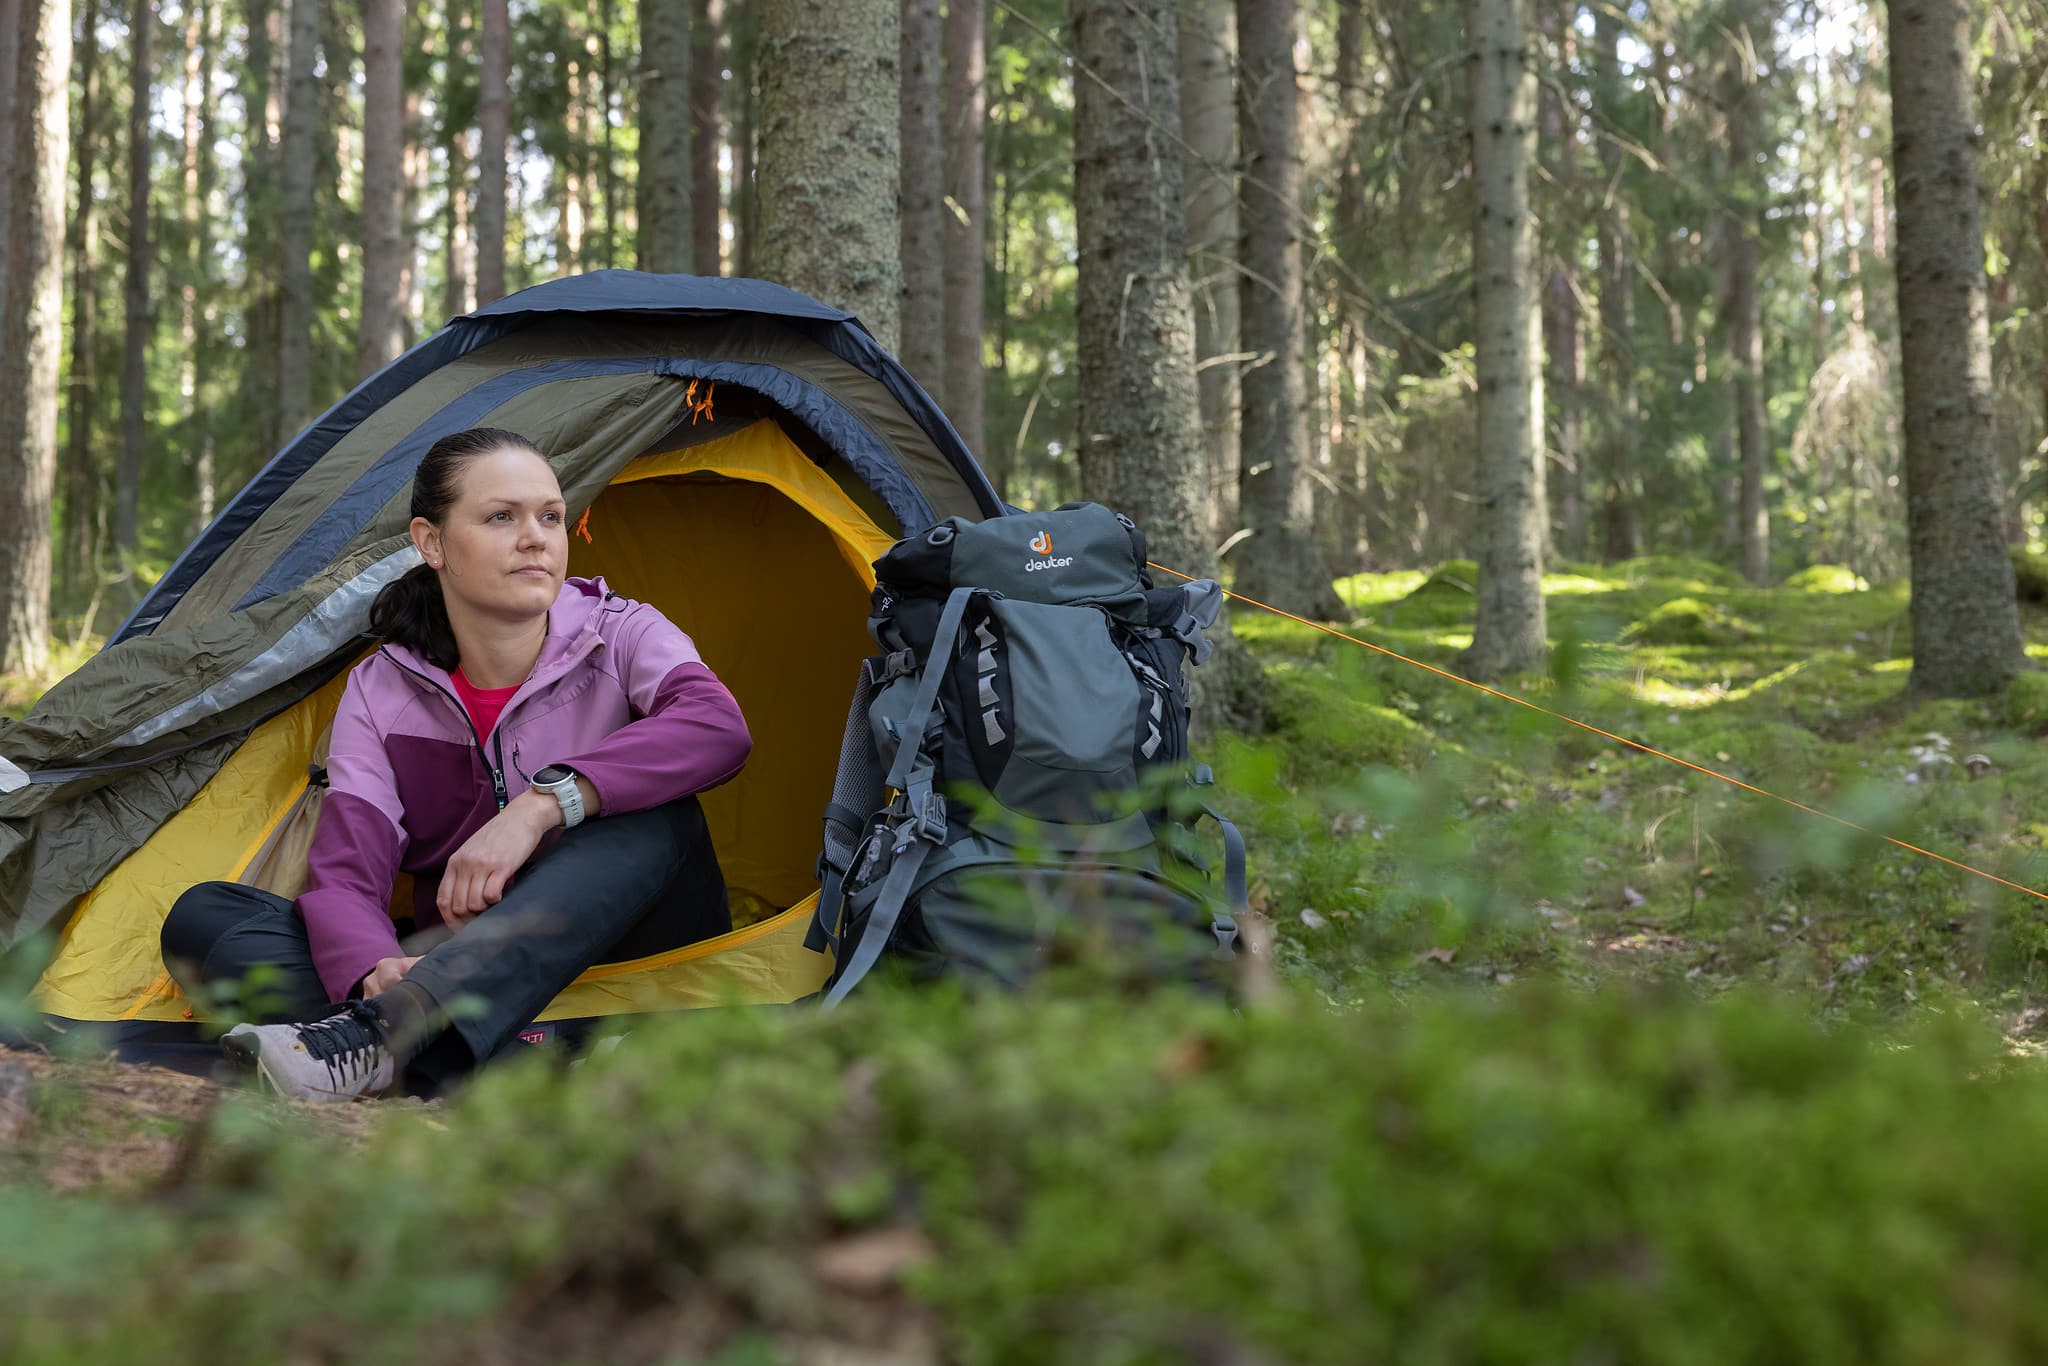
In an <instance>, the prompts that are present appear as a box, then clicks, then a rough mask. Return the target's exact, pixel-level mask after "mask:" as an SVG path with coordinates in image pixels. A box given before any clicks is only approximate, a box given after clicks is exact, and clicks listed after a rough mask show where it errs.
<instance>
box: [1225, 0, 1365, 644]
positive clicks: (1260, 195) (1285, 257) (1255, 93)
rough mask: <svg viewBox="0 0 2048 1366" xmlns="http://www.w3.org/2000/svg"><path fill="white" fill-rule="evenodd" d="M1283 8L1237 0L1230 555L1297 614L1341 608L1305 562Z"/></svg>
mask: <svg viewBox="0 0 2048 1366" xmlns="http://www.w3.org/2000/svg"><path fill="white" fill-rule="evenodd" d="M1296 21H1297V10H1296V7H1295V3H1294V0H1237V43H1238V69H1239V77H1238V140H1239V144H1240V145H1241V147H1242V148H1243V154H1244V175H1243V178H1242V189H1241V191H1240V193H1241V194H1242V196H1243V197H1242V199H1241V200H1240V202H1239V205H1238V214H1239V222H1240V223H1241V224H1242V234H1243V237H1242V247H1241V254H1242V260H1243V262H1244V280H1245V286H1244V289H1243V292H1242V295H1241V300H1240V317H1241V319H1242V323H1241V326H1242V328H1243V333H1242V335H1243V341H1244V349H1245V350H1246V351H1248V352H1251V353H1252V356H1253V358H1252V359H1251V361H1250V362H1249V363H1248V368H1247V369H1246V371H1245V373H1244V378H1243V380H1242V393H1243V397H1244V413H1243V418H1242V424H1243V425H1242V427H1241V429H1240V430H1241V433H1242V435H1241V438H1240V439H1241V441H1242V442H1243V447H1244V449H1245V450H1247V451H1253V452H1256V453H1257V458H1256V460H1255V461H1254V462H1252V463H1247V464H1246V465H1245V467H1244V473H1243V481H1242V484H1241V493H1240V499H1241V503H1242V516H1243V519H1244V522H1245V526H1246V529H1247V530H1249V531H1250V532H1251V536H1250V537H1249V539H1247V540H1246V541H1245V542H1244V544H1243V546H1242V547H1240V548H1239V550H1238V551H1237V552H1236V553H1237V556H1238V564H1237V584H1238V588H1239V590H1240V591H1241V592H1243V593H1244V594H1245V595H1246V596H1247V597H1251V598H1257V599H1259V600H1260V601H1262V602H1266V603H1270V604H1272V605H1273V606H1276V607H1280V608H1283V609H1285V610H1287V611H1290V612H1295V613H1298V614H1300V615H1303V616H1313V617H1331V616H1335V615H1336V614H1337V612H1338V611H1339V610H1340V609H1341V606H1342V604H1340V603H1339V602H1338V600H1337V593H1336V590H1335V589H1334V588H1332V587H1331V585H1330V576H1329V575H1328V574H1327V573H1326V572H1325V571H1324V567H1323V565H1322V563H1321V561H1320V559H1319V558H1318V556H1317V554H1316V544H1315V535H1314V525H1315V523H1314V514H1313V508H1312V504H1311V501H1310V499H1311V493H1310V483H1309V466H1308V412H1307V404H1308V387H1307V377H1306V376H1305V375H1304V373H1303V360H1302V358H1303V354H1304V352H1305V350H1306V345H1307V342H1306V336H1305V333H1304V331H1303V317H1302V299H1303V292H1302V262H1301V236H1300V225H1301V217H1302V210H1301V202H1300V201H1301V150H1300V142H1299V138H1300V90H1299V86H1298V83H1297V78H1296V74H1295V70H1294V30H1295V24H1296Z"/></svg>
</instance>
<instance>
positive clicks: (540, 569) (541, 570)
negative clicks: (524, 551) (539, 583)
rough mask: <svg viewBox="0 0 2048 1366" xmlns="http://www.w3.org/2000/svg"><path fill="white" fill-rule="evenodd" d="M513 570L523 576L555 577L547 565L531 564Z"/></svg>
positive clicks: (536, 577) (535, 577) (533, 577)
mask: <svg viewBox="0 0 2048 1366" xmlns="http://www.w3.org/2000/svg"><path fill="white" fill-rule="evenodd" d="M512 572H513V573H514V574H518V575H520V576H521V577H523V578H532V579H546V578H552V577H554V576H553V575H552V574H551V573H550V572H549V571H548V569H547V566H545V565H535V564H530V565H528V566H526V568H524V569H515V570H513V571H512Z"/></svg>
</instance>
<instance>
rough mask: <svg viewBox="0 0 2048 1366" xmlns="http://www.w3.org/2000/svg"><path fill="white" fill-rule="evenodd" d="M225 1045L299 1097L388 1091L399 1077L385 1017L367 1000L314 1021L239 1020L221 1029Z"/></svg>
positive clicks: (340, 1097) (227, 1051)
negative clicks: (263, 1022) (258, 1022)
mask: <svg viewBox="0 0 2048 1366" xmlns="http://www.w3.org/2000/svg"><path fill="white" fill-rule="evenodd" d="M220 1047H221V1051H222V1052H223V1053H225V1054H227V1055H228V1057H230V1058H232V1059H233V1060H234V1061H236V1062H238V1063H241V1064H243V1065H244V1066H249V1065H253V1066H254V1067H255V1068H256V1070H257V1072H258V1073H259V1074H260V1075H261V1076H262V1078H263V1080H264V1081H265V1082H267V1083H269V1084H270V1086H271V1087H272V1089H274V1090H276V1091H277V1092H278V1094H280V1095H283V1096H289V1097H290V1098H291V1099H293V1100H320V1101H327V1100H354V1099H356V1098H358V1097H361V1096H374V1095H377V1094H379V1093H381V1092H384V1091H388V1090H390V1089H391V1087H392V1086H393V1084H395V1083H396V1082H397V1080H398V1060H397V1059H396V1058H395V1057H393V1056H392V1052H391V1049H390V1047H389V1046H388V1045H387V1043H386V1042H385V1038H384V1017H383V1016H382V1015H380V1014H378V1012H377V1008H376V1007H375V1006H373V1005H369V1004H367V1003H366V1002H363V1001H350V1002H349V1003H348V1004H347V1005H346V1006H344V1007H342V1009H340V1010H339V1011H337V1012H335V1013H334V1014H332V1015H330V1016H328V1017H327V1018H326V1019H324V1020H315V1021H313V1022H312V1023H311V1024H300V1025H290V1024H277V1025H254V1024H241V1025H236V1026H235V1027H234V1028H233V1029H230V1030H229V1031H228V1032H227V1033H225V1034H223V1035H221V1040H220Z"/></svg>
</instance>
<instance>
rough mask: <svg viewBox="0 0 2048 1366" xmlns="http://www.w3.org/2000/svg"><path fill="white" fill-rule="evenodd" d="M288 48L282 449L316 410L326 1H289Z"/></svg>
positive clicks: (278, 438)
mask: <svg viewBox="0 0 2048 1366" xmlns="http://www.w3.org/2000/svg"><path fill="white" fill-rule="evenodd" d="M289 3H290V8H289V10H288V14H289V16H290V19H289V22H290V38H289V41H288V42H287V44H286V48H285V73H286V76H285V80H286V84H285V101H284V138H283V145H282V147H281V149H280V153H279V156H280V160H281V161H282V162H283V166H282V176H281V179H282V181H283V198H284V215H283V217H284V222H283V225H282V226H283V232H282V235H283V239H284V264H283V270H282V272H281V276H282V278H281V286H282V288H281V299H280V303H281V307H280V310H279V320H278V361H277V424H278V425H277V431H276V432H275V433H274V439H273V440H272V442H271V445H272V447H273V448H275V447H280V446H282V445H284V443H285V442H286V441H288V440H290V439H291V438H292V437H293V436H294V435H296V434H297V432H298V430H299V429H300V428H301V427H303V426H305V424H306V419H307V418H309V417H311V416H312V407H313V172H314V164H315V160H316V157H317V152H316V150H315V144H316V140H317V137H318V134H319V125H320V82H319V79H318V75H317V70H316V58H317V56H318V53H319V48H320V4H319V0H289Z"/></svg>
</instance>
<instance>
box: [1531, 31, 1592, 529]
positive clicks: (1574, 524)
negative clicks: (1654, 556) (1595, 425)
mask: <svg viewBox="0 0 2048 1366" xmlns="http://www.w3.org/2000/svg"><path fill="white" fill-rule="evenodd" d="M1540 3H1542V5H1543V9H1542V15H1543V19H1544V24H1545V27H1546V29H1547V30H1548V31H1547V33H1546V38H1547V47H1548V50H1549V52H1550V53H1551V54H1552V55H1553V62H1552V66H1553V70H1554V71H1555V72H1556V75H1557V82H1558V84H1559V85H1560V86H1562V88H1563V90H1564V91H1565V92H1569V91H1570V89H1571V84H1570V82H1571V59H1572V54H1573V51H1574V48H1575V40H1576V35H1575V33H1574V32H1573V29H1572V19H1573V11H1574V10H1575V9H1576V8H1577V5H1576V0H1562V2H1561V3H1553V0H1540ZM1542 100H1543V114H1542V117H1543V136H1542V145H1543V146H1545V147H1549V148H1551V149H1552V157H1553V167H1552V171H1551V176H1552V179H1553V182H1554V188H1553V202H1554V203H1556V204H1557V206H1558V212H1557V213H1555V214H1554V215H1553V218H1554V220H1555V222H1556V225H1557V241H1556V242H1555V243H1554V245H1553V247H1552V250H1551V253H1550V271H1549V275H1548V277H1547V278H1546V279H1545V281H1544V285H1543V355H1544V364H1545V365H1546V367H1547V371H1546V373H1545V375H1544V386H1543V387H1544V393H1545V395H1546V396H1547V397H1548V398H1549V400H1550V411H1551V413H1552V415H1553V417H1554V420H1555V424H1556V425H1555V427H1554V428H1553V431H1554V433H1555V441H1554V444H1553V449H1554V450H1555V451H1556V454H1557V461H1556V476H1555V478H1554V479H1552V480H1550V481H1549V482H1550V483H1551V485H1552V487H1553V489H1554V490H1555V499H1556V503H1557V522H1558V527H1559V530H1560V531H1561V532H1562V533H1563V538H1564V544H1565V547H1566V549H1567V550H1568V552H1569V553H1570V554H1572V555H1584V554H1585V553H1586V489H1585V467H1584V459H1583V452H1582V450H1581V449H1580V416H1579V410H1580V399H1579V389H1580V386H1581V385H1583V384H1584V383H1585V380H1586V361H1585V352H1584V349H1583V347H1582V346H1581V345H1580V340H1579V294H1578V279H1577V275H1578V271H1577V264H1578V255H1579V248H1580V247H1581V245H1582V244H1583V243H1584V241H1585V239H1584V237H1583V236H1582V234H1581V230H1580V228H1579V227H1578V225H1577V223H1576V222H1574V221H1573V220H1572V214H1573V213H1574V211H1575V210H1576V209H1577V207H1578V206H1577V202H1576V196H1577V193H1578V181H1579V155H1578V124H1579V111H1578V108H1577V106H1575V105H1572V104H1570V103H1569V102H1568V100H1567V99H1566V97H1565V95H1564V94H1561V93H1560V92H1559V91H1558V90H1554V89H1552V88H1550V86H1549V85H1547V84H1546V86H1545V87H1544V90H1543V94H1542Z"/></svg>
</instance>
